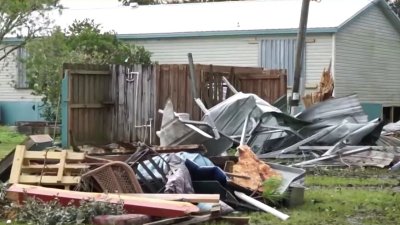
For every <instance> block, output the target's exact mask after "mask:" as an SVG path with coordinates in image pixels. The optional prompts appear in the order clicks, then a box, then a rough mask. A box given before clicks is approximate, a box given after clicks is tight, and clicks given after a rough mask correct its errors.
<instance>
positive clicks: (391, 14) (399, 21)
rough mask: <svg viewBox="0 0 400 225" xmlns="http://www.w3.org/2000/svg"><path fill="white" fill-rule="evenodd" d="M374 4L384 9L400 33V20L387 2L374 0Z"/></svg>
mask: <svg viewBox="0 0 400 225" xmlns="http://www.w3.org/2000/svg"><path fill="white" fill-rule="evenodd" d="M374 2H375V4H377V5H378V6H379V7H380V8H381V9H382V11H383V13H384V14H385V16H386V17H387V18H388V19H389V20H390V22H392V24H393V26H394V27H395V28H396V30H397V32H399V33H400V19H399V17H398V16H397V15H396V14H395V13H394V12H393V10H392V9H391V8H390V6H389V5H388V4H387V3H386V2H385V0H374Z"/></svg>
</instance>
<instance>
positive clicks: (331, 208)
mask: <svg viewBox="0 0 400 225" xmlns="http://www.w3.org/2000/svg"><path fill="white" fill-rule="evenodd" d="M399 178H400V173H397V174H396V173H389V172H388V171H387V170H386V169H376V168H368V169H362V168H357V169H332V168H330V169H327V170H323V171H311V172H309V174H308V175H307V177H306V180H305V183H306V186H307V187H308V189H307V190H306V191H305V199H304V201H305V202H304V204H303V205H301V206H298V207H296V208H290V209H286V208H280V209H279V210H280V211H282V212H284V213H286V214H288V215H289V216H290V218H289V219H288V220H287V221H281V220H279V219H277V218H276V217H274V216H272V215H270V214H268V213H264V212H252V213H243V215H244V216H250V217H251V224H253V225H300V224H304V225H325V224H329V225H361V224H362V225H375V224H376V225H378V224H400V216H399V215H400V207H399V202H400V192H399V191H395V189H396V188H398V187H399V185H400V184H399ZM395 187H396V188H395ZM206 224H208V225H223V224H227V223H215V222H209V223H206Z"/></svg>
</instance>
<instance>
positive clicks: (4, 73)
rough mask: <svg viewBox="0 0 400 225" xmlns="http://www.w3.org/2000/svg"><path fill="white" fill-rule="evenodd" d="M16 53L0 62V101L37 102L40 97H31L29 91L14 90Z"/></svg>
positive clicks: (16, 72) (16, 71)
mask: <svg viewBox="0 0 400 225" xmlns="http://www.w3.org/2000/svg"><path fill="white" fill-rule="evenodd" d="M16 59H17V56H16V51H14V52H13V53H11V54H10V55H8V56H7V57H6V58H5V59H4V60H2V61H0V101H39V99H40V97H38V96H33V95H31V92H32V91H31V90H28V89H15V88H14V83H13V81H14V80H17V75H18V70H17V61H16Z"/></svg>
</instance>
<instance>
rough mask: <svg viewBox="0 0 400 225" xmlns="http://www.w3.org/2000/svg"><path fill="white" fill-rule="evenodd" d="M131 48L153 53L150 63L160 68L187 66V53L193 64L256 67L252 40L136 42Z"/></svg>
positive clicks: (199, 39) (255, 55) (192, 39)
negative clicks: (162, 66) (156, 62)
mask: <svg viewBox="0 0 400 225" xmlns="http://www.w3.org/2000/svg"><path fill="white" fill-rule="evenodd" d="M135 44H138V45H142V46H144V47H145V48H146V49H147V50H149V51H150V52H153V56H152V60H153V61H158V62H159V63H160V64H174V63H175V64H178V63H179V64H180V63H187V62H188V58H187V53H189V52H191V53H192V54H193V60H194V62H195V63H201V64H215V65H234V66H258V42H256V41H254V38H253V39H252V38H243V37H226V38H221V37H215V38H185V39H161V40H140V41H135Z"/></svg>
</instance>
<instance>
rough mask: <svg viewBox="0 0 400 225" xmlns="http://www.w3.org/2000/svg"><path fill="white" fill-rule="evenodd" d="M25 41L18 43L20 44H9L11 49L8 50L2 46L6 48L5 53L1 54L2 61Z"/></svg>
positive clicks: (0, 59)
mask: <svg viewBox="0 0 400 225" xmlns="http://www.w3.org/2000/svg"><path fill="white" fill-rule="evenodd" d="M23 44H24V43H21V44H18V45H13V46H7V47H11V48H10V49H8V50H6V49H7V47H4V48H2V50H4V55H2V56H0V61H2V60H4V59H5V58H6V57H7V56H8V55H10V54H11V53H12V52H13V51H15V50H17V49H18V48H20V47H21V46H22V45H23Z"/></svg>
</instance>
